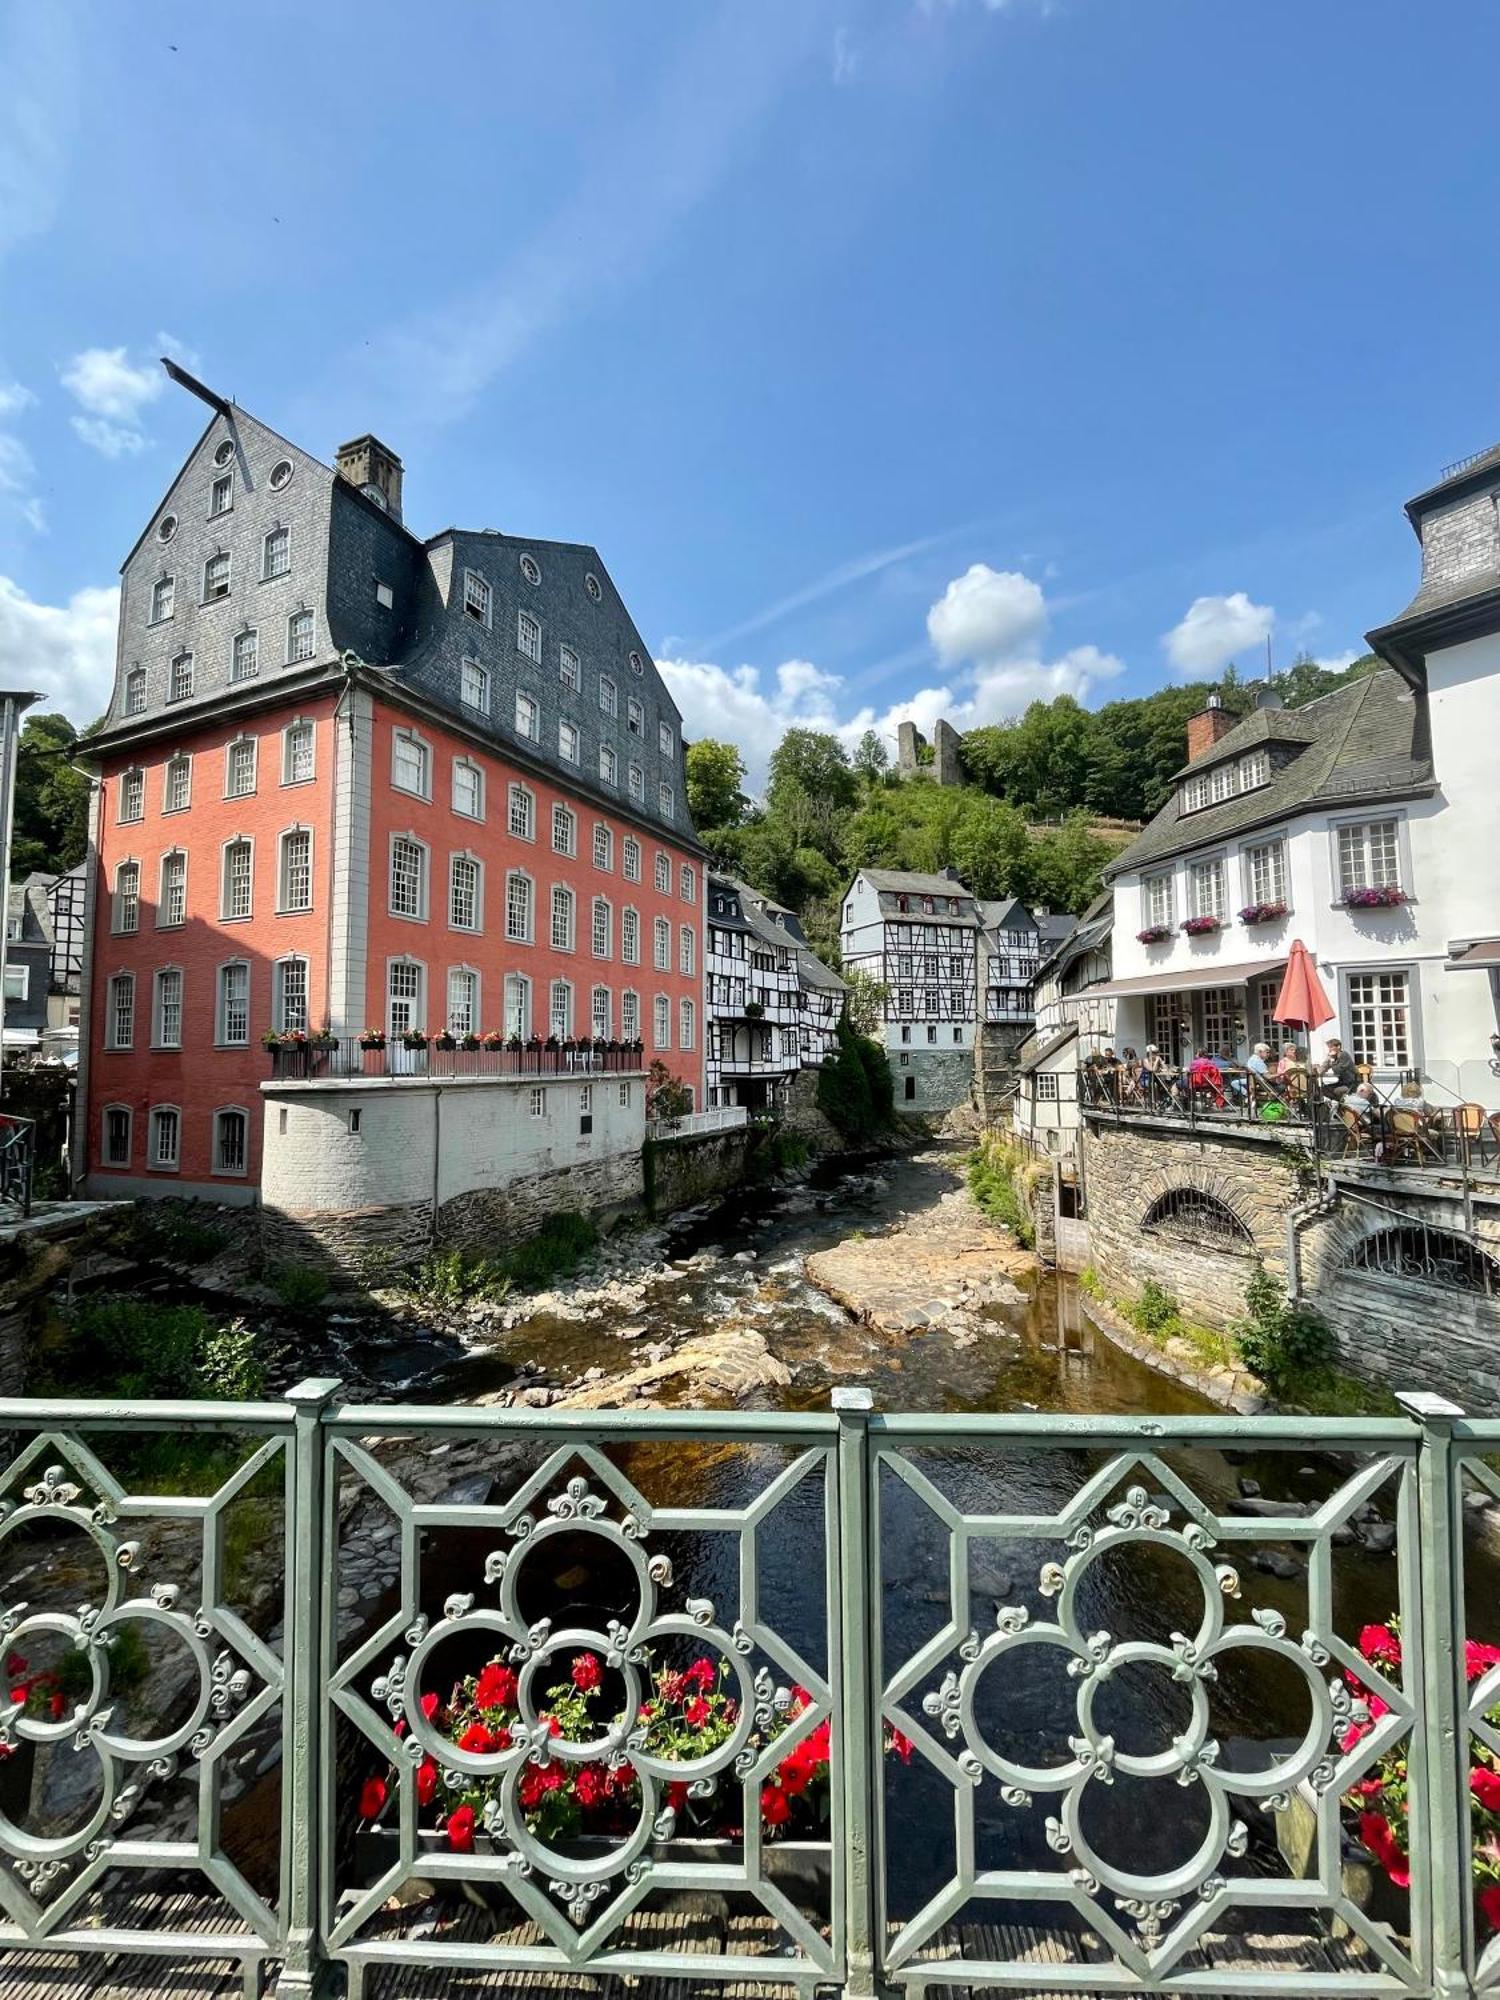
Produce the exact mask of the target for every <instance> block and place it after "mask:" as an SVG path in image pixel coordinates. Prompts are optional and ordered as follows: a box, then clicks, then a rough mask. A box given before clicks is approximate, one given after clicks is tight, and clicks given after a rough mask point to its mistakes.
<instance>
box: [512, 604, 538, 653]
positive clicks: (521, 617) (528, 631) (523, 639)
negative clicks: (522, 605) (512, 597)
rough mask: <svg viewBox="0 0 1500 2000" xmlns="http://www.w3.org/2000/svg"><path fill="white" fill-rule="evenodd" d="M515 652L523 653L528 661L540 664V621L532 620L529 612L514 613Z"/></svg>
mask: <svg viewBox="0 0 1500 2000" xmlns="http://www.w3.org/2000/svg"><path fill="white" fill-rule="evenodd" d="M516 651H517V652H518V653H524V654H525V655H526V658H527V659H528V660H535V661H536V663H537V665H538V666H540V665H541V662H542V621H541V619H540V618H534V617H533V616H532V614H531V613H530V612H529V611H518V612H517V613H516Z"/></svg>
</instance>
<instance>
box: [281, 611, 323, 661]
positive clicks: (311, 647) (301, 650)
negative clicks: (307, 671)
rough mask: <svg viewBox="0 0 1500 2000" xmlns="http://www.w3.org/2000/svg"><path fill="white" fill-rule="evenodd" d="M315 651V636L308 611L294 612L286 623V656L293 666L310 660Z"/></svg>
mask: <svg viewBox="0 0 1500 2000" xmlns="http://www.w3.org/2000/svg"><path fill="white" fill-rule="evenodd" d="M316 651H317V634H316V629H315V627H314V624H313V615H312V613H311V612H310V611H294V612H293V613H292V615H291V617H290V618H288V620H287V621H286V656H287V660H288V661H289V662H290V663H291V664H292V665H293V666H295V665H296V663H297V662H298V661H299V660H310V659H311V658H312V656H313V654H314V653H315V652H316Z"/></svg>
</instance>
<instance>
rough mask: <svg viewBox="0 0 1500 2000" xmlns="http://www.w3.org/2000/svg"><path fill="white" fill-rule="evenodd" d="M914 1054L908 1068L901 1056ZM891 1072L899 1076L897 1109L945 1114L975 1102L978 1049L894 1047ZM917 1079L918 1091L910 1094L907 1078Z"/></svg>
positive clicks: (890, 1058)
mask: <svg viewBox="0 0 1500 2000" xmlns="http://www.w3.org/2000/svg"><path fill="white" fill-rule="evenodd" d="M903 1056H907V1057H909V1058H910V1060H909V1062H908V1063H907V1066H906V1068H905V1069H903V1068H902V1067H901V1058H902V1057H903ZM887 1060H888V1061H889V1063H890V1066H891V1075H892V1076H893V1077H894V1078H895V1079H896V1113H897V1116H898V1117H899V1116H900V1115H901V1114H902V1113H903V1112H904V1113H906V1114H908V1115H909V1114H911V1113H912V1112H916V1113H917V1114H918V1115H921V1114H923V1113H929V1114H932V1115H934V1116H936V1117H941V1116H942V1114H943V1113H944V1112H945V1111H954V1110H957V1109H958V1108H959V1107H960V1106H961V1105H967V1104H969V1103H971V1102H972V1100H973V1095H974V1052H973V1050H972V1049H917V1048H912V1049H891V1050H888V1051H887ZM908 1077H914V1078H915V1079H916V1086H917V1087H916V1095H915V1096H914V1097H908V1096H907V1095H906V1080H907V1078H908Z"/></svg>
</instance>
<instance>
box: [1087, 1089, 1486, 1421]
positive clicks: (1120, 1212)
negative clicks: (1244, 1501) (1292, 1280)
mask: <svg viewBox="0 0 1500 2000" xmlns="http://www.w3.org/2000/svg"><path fill="white" fill-rule="evenodd" d="M1084 1176H1085V1185H1086V1188H1087V1194H1088V1210H1089V1228H1090V1239H1091V1244H1092V1255H1093V1261H1094V1264H1095V1267H1096V1269H1097V1270H1098V1271H1099V1273H1100V1276H1101V1278H1102V1279H1103V1281H1104V1284H1105V1287H1106V1289H1107V1290H1110V1291H1114V1292H1124V1293H1127V1294H1129V1295H1131V1296H1137V1295H1139V1293H1140V1291H1141V1289H1142V1287H1143V1286H1144V1285H1145V1284H1146V1282H1147V1280H1148V1279H1155V1280H1156V1282H1157V1283H1158V1284H1161V1285H1164V1286H1166V1288H1167V1289H1168V1291H1170V1292H1172V1293H1173V1294H1174V1295H1175V1297H1176V1298H1177V1300H1178V1301H1179V1303H1180V1305H1181V1307H1182V1310H1183V1313H1184V1315H1185V1316H1186V1317H1187V1318H1189V1319H1192V1320H1197V1321H1199V1322H1201V1323H1202V1324H1204V1325H1207V1326H1212V1327H1218V1328H1227V1327H1228V1326H1229V1325H1230V1323H1231V1322H1232V1321H1233V1320H1235V1319H1236V1318H1238V1317H1240V1316H1241V1314H1242V1313H1243V1311H1244V1288H1245V1282H1246V1280H1247V1279H1248V1278H1249V1276H1250V1274H1251V1272H1252V1271H1253V1269H1254V1267H1255V1257H1256V1255H1257V1254H1259V1256H1260V1257H1261V1258H1262V1259H1263V1261H1264V1263H1265V1266H1266V1268H1267V1270H1269V1271H1270V1272H1272V1273H1273V1275H1275V1276H1276V1277H1277V1278H1279V1279H1281V1280H1282V1281H1283V1282H1284V1281H1285V1279H1286V1252H1287V1222H1288V1218H1289V1215H1290V1213H1291V1211H1293V1210H1294V1209H1296V1208H1298V1207H1299V1206H1302V1205H1304V1204H1305V1202H1306V1191H1305V1190H1304V1189H1303V1188H1302V1187H1301V1186H1300V1185H1299V1183H1298V1180H1297V1176H1296V1173H1295V1171H1294V1168H1293V1166H1292V1165H1291V1163H1290V1162H1288V1161H1287V1160H1286V1159H1285V1158H1284V1157H1283V1156H1282V1153H1281V1150H1280V1147H1279V1145H1278V1144H1276V1143H1275V1142H1271V1141H1267V1140H1259V1141H1257V1140H1255V1139H1253V1138H1251V1137H1249V1136H1248V1135H1246V1136H1237V1135H1234V1134H1228V1133H1226V1134H1222V1135H1215V1136H1214V1137H1213V1138H1203V1137H1193V1136H1189V1135H1186V1134H1181V1133H1177V1132H1174V1131H1172V1130H1170V1129H1166V1128H1163V1127H1159V1126H1145V1125H1130V1126H1117V1125H1112V1124H1110V1123H1109V1122H1108V1121H1105V1120H1098V1119H1088V1120H1086V1121H1085V1134H1084ZM1182 1187H1192V1188H1198V1189H1200V1190H1202V1191H1203V1192H1204V1193H1207V1194H1211V1195H1214V1196H1215V1197H1217V1199H1218V1200H1220V1201H1222V1202H1224V1203H1225V1205H1226V1206H1227V1207H1228V1208H1230V1209H1231V1210H1232V1211H1233V1213H1234V1214H1235V1215H1236V1216H1237V1217H1238V1218H1239V1219H1240V1221H1241V1222H1242V1223H1243V1224H1244V1225H1245V1227H1246V1228H1247V1229H1248V1230H1249V1232H1250V1235H1251V1238H1252V1243H1251V1245H1248V1246H1246V1248H1244V1249H1243V1250H1238V1251H1237V1250H1233V1249H1229V1248H1226V1247H1223V1246H1218V1245H1216V1246H1215V1247H1213V1248H1212V1249H1199V1248H1196V1247H1194V1246H1192V1245H1189V1244H1186V1243H1183V1242H1181V1241H1178V1240H1175V1239H1173V1238H1171V1237H1168V1236H1161V1235H1157V1234H1155V1233H1154V1232H1149V1231H1145V1230H1143V1229H1142V1227H1141V1222H1142V1218H1143V1217H1144V1215H1145V1214H1146V1213H1147V1211H1148V1210H1149V1209H1150V1207H1151V1205H1152V1203H1153V1202H1154V1201H1155V1200H1156V1199H1157V1197H1158V1196H1159V1195H1161V1194H1163V1193H1165V1192H1167V1191H1168V1190H1169V1189H1171V1188H1182ZM1362 1191H1364V1192H1366V1193H1368V1194H1370V1195H1371V1196H1373V1198H1374V1200H1376V1201H1378V1203H1379V1204H1380V1206H1378V1207H1375V1206H1372V1205H1371V1204H1370V1202H1369V1201H1362V1200H1360V1199H1358V1198H1357V1196H1356V1193H1355V1191H1354V1189H1353V1186H1352V1183H1351V1184H1350V1185H1349V1186H1348V1187H1347V1188H1345V1187H1341V1188H1340V1193H1339V1196H1338V1199H1337V1201H1336V1202H1335V1204H1334V1206H1333V1207H1332V1209H1331V1210H1330V1211H1328V1212H1327V1213H1322V1214H1311V1215H1308V1216H1306V1217H1305V1218H1304V1219H1301V1220H1299V1222H1298V1229H1297V1242H1298V1263H1299V1268H1300V1273H1301V1284H1302V1291H1303V1295H1304V1297H1306V1298H1307V1299H1308V1300H1309V1302H1310V1303H1311V1304H1313V1305H1314V1306H1316V1307H1317V1309H1318V1311H1319V1312H1320V1313H1322V1315H1323V1317H1324V1318H1325V1319H1326V1320H1327V1321H1328V1323H1329V1326H1330V1328H1331V1329H1332V1331H1333V1336H1334V1340H1335V1344H1336V1347H1337V1350H1338V1360H1339V1365H1340V1366H1341V1367H1342V1368H1344V1369H1345V1370H1346V1371H1347V1372H1348V1373H1350V1374H1352V1375H1355V1376H1358V1377H1360V1378H1361V1379H1363V1380H1365V1381H1369V1382H1373V1383H1379V1384H1381V1385H1382V1386H1384V1387H1387V1388H1390V1389H1399V1388H1422V1389H1435V1390H1437V1391H1439V1393H1441V1394H1443V1395H1447V1396H1451V1397H1452V1398H1453V1400H1454V1401H1455V1402H1457V1403H1459V1404H1461V1405H1463V1406H1464V1407H1465V1408H1467V1409H1469V1410H1471V1411H1472V1412H1474V1413H1475V1414H1484V1413H1489V1412H1492V1411H1494V1410H1495V1409H1497V1408H1500V1300H1497V1299H1496V1298H1494V1297H1492V1296H1491V1297H1487V1296H1485V1295H1484V1294H1483V1293H1480V1292H1466V1291H1459V1290H1455V1289H1453V1288H1451V1287H1447V1286H1441V1285H1433V1284H1427V1283H1423V1282H1421V1281H1420V1280H1418V1279H1414V1278H1409V1277H1402V1278H1399V1279H1398V1278H1394V1277H1385V1276H1381V1275H1378V1274H1376V1273H1373V1272H1368V1271H1363V1270H1351V1269H1350V1268H1349V1261H1350V1258H1351V1256H1352V1255H1353V1253H1354V1252H1355V1251H1356V1249H1357V1246H1358V1245H1359V1243H1360V1242H1361V1241H1362V1240H1363V1239H1365V1238H1366V1237H1369V1236H1371V1235H1374V1234H1376V1233H1377V1232H1379V1231H1380V1230H1383V1229H1386V1228H1390V1227H1399V1226H1401V1225H1402V1224H1403V1223H1404V1222H1408V1221H1409V1222H1411V1223H1425V1224H1426V1225H1427V1227H1428V1228H1429V1229H1441V1230H1450V1231H1452V1232H1454V1233H1455V1234H1457V1233H1461V1232H1462V1230H1463V1228H1464V1212H1463V1203H1462V1199H1461V1197H1460V1195H1459V1193H1458V1191H1457V1190H1456V1189H1455V1188H1453V1187H1451V1186H1440V1187H1439V1188H1437V1189H1434V1188H1432V1187H1430V1186H1429V1187H1426V1188H1418V1187H1413V1186H1412V1185H1411V1184H1410V1183H1409V1182H1408V1183H1405V1184H1401V1183H1397V1182H1396V1181H1395V1180H1394V1178H1393V1179H1392V1181H1391V1182H1390V1183H1389V1184H1384V1183H1382V1184H1380V1185H1379V1186H1378V1187H1370V1186H1369V1185H1368V1184H1363V1190H1362ZM1474 1234H1475V1237H1476V1238H1477V1240H1478V1242H1479V1244H1480V1246H1481V1248H1482V1249H1484V1250H1485V1251H1486V1252H1487V1254H1489V1255H1491V1256H1492V1257H1494V1258H1495V1259H1496V1260H1497V1262H1500V1203H1496V1202H1480V1203H1477V1204H1476V1205H1475V1208H1474Z"/></svg>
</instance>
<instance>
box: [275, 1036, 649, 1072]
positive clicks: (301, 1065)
mask: <svg viewBox="0 0 1500 2000" xmlns="http://www.w3.org/2000/svg"><path fill="white" fill-rule="evenodd" d="M266 1053H267V1055H268V1057H269V1060H270V1065H271V1080H272V1081H273V1082H275V1083H316V1082H325V1081H326V1082H334V1081H338V1080H340V1079H343V1078H346V1077H358V1078H362V1079H366V1080H372V1079H377V1078H396V1079H407V1078H412V1077H416V1078H419V1079H420V1078H427V1077H435V1078H439V1079H441V1080H443V1081H447V1080H449V1079H450V1078H455V1077H465V1076H474V1077H534V1076H589V1075H591V1074H600V1073H602V1074H606V1075H624V1074H632V1075H633V1074H634V1073H635V1072H636V1071H637V1070H644V1069H645V1067H646V1056H645V1054H644V1052H643V1050H642V1047H641V1045H640V1044H639V1043H622V1042H597V1043H596V1042H574V1043H572V1044H571V1045H569V1044H567V1043H561V1044H558V1045H556V1046H552V1047H549V1046H548V1045H547V1044H546V1043H545V1042H528V1043H523V1044H522V1045H521V1046H520V1047H519V1048H516V1047H513V1046H511V1045H510V1044H509V1043H504V1042H502V1043H497V1044H489V1043H482V1044H481V1045H480V1046H479V1047H477V1048H466V1047H464V1045H463V1043H462V1041H461V1040H459V1039H458V1038H456V1037H453V1036H449V1037H434V1038H432V1039H430V1040H429V1041H427V1042H426V1043H425V1044H422V1045H421V1046H416V1047H410V1048H409V1047H407V1046H406V1045H405V1043H404V1042H403V1041H402V1040H401V1038H400V1037H399V1036H397V1037H388V1038H387V1039H386V1040H385V1041H383V1042H380V1043H379V1044H372V1045H366V1044H365V1043H363V1042H361V1041H359V1040H342V1041H339V1040H333V1039H329V1040H326V1041H293V1040H289V1039H288V1040H283V1041H281V1042H278V1043H275V1044H273V1045H271V1046H269V1047H268V1048H267V1051H266Z"/></svg>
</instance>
